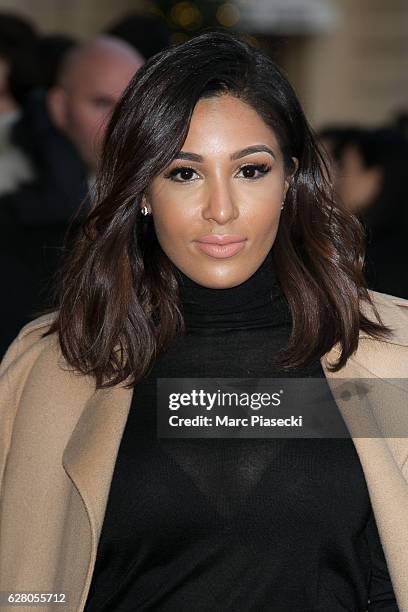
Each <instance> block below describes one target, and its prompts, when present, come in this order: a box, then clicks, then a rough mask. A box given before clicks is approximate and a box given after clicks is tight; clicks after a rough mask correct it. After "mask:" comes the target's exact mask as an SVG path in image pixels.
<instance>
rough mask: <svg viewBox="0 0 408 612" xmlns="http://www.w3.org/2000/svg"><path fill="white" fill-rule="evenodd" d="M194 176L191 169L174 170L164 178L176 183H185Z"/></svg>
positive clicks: (195, 173)
mask: <svg viewBox="0 0 408 612" xmlns="http://www.w3.org/2000/svg"><path fill="white" fill-rule="evenodd" d="M194 175H197V172H196V171H195V170H193V168H187V167H185V168H174V169H173V170H171V171H170V172H169V173H168V174H166V178H168V179H170V180H172V181H176V182H177V183H187V182H188V181H191V180H192V179H194ZM197 176H198V175H197Z"/></svg>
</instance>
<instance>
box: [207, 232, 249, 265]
mask: <svg viewBox="0 0 408 612" xmlns="http://www.w3.org/2000/svg"><path fill="white" fill-rule="evenodd" d="M245 242H246V238H243V237H242V236H235V235H231V234H230V235H216V234H212V235H211V236H203V237H202V238H200V240H196V241H195V244H196V246H197V248H198V249H200V251H202V252H203V253H205V254H206V255H210V257H215V258H216V259H224V258H226V257H232V256H233V255H236V254H237V253H239V252H240V251H242V249H243V248H244V246H245Z"/></svg>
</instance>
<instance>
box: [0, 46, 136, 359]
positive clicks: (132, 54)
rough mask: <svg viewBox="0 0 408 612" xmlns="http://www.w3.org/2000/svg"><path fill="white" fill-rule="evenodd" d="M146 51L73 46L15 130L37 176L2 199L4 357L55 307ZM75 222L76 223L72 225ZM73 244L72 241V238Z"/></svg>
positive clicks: (0, 343) (0, 328) (0, 344)
mask: <svg viewBox="0 0 408 612" xmlns="http://www.w3.org/2000/svg"><path fill="white" fill-rule="evenodd" d="M143 61H144V60H143V58H142V56H141V55H140V54H139V53H137V52H136V51H135V50H134V49H133V48H132V47H131V46H130V45H128V44H127V43H124V42H122V41H120V40H117V39H114V38H113V37H106V36H104V37H98V38H96V39H94V40H92V41H89V42H86V43H84V44H82V45H80V46H76V47H74V48H73V49H71V50H70V51H69V52H68V53H67V55H66V56H65V58H64V60H63V62H62V64H61V68H60V73H59V75H58V77H57V82H56V84H55V85H54V86H53V87H52V88H50V89H49V91H48V92H44V91H35V92H34V93H33V95H32V96H31V100H30V104H29V105H27V107H26V109H25V113H24V115H23V117H22V119H21V120H20V121H19V122H18V124H17V125H16V126H15V129H14V136H15V140H16V142H18V143H19V145H20V146H21V148H22V150H23V151H24V153H25V154H27V155H28V156H29V157H30V159H31V161H32V164H33V166H34V168H35V172H36V176H35V180H33V181H31V182H30V183H27V184H25V185H23V186H21V187H20V188H19V189H18V190H17V191H16V192H14V193H13V194H9V195H7V196H6V197H3V198H1V199H0V228H1V240H0V266H1V271H2V272H1V273H2V277H3V283H5V285H4V284H3V288H5V289H6V294H7V295H8V300H7V301H6V302H3V303H2V305H1V308H0V313H1V315H2V316H1V321H3V322H5V321H7V324H6V323H2V324H0V355H1V354H3V352H4V350H5V348H6V347H7V345H8V343H9V342H10V340H11V339H12V338H13V336H14V335H15V333H16V332H17V330H18V329H19V328H20V327H21V326H22V325H24V323H26V322H27V321H29V320H30V318H32V316H33V314H35V312H37V311H39V310H43V309H45V308H48V307H49V306H51V304H52V287H53V280H54V276H55V273H56V272H57V270H58V268H59V264H60V258H61V255H62V252H63V249H62V247H63V244H64V239H65V236H66V233H67V229H68V227H69V226H70V225H71V229H72V232H70V237H69V242H70V241H71V240H72V239H73V237H74V235H75V231H76V227H77V225H78V222H79V221H80V214H78V217H77V219H76V220H75V221H74V222H73V219H74V217H75V216H76V214H77V213H78V211H79V208H80V205H81V203H84V206H83V209H82V213H81V214H83V213H85V212H86V198H87V194H88V191H89V188H90V186H91V184H92V181H93V177H94V174H95V172H96V169H97V165H98V159H99V155H100V150H101V146H102V141H103V137H104V127H105V121H106V120H107V119H109V117H110V114H111V112H112V110H113V108H114V106H115V104H116V102H117V101H118V100H119V98H120V96H121V95H122V92H123V91H124V89H125V88H126V86H127V84H128V82H129V81H130V79H131V78H132V76H133V75H134V73H135V72H136V71H137V70H138V68H140V66H141V65H142V64H143ZM71 222H72V223H71ZM67 248H69V247H68V243H67Z"/></svg>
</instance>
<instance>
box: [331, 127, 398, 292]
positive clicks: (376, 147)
mask: <svg viewBox="0 0 408 612" xmlns="http://www.w3.org/2000/svg"><path fill="white" fill-rule="evenodd" d="M320 138H321V141H322V144H323V145H324V147H325V149H326V150H327V151H328V153H329V156H330V158H331V161H332V174H333V180H334V186H335V190H336V192H337V194H338V195H339V197H340V200H341V201H342V202H343V204H344V205H345V206H346V207H347V208H348V209H349V210H351V211H352V212H353V213H354V214H356V215H357V216H358V217H359V219H360V220H361V221H362V223H363V225H364V227H365V230H366V235H367V243H366V266H365V274H366V279H367V282H368V285H369V287H370V288H371V289H374V290H376V291H380V292H382V293H388V294H391V295H395V296H398V297H404V298H407V297H408V266H407V257H408V250H407V246H406V235H407V230H408V185H407V182H406V174H407V170H408V142H407V141H406V139H405V138H404V136H403V135H402V134H401V133H400V132H398V131H397V130H394V129H391V128H381V129H364V128H359V127H353V126H351V127H347V128H346V127H345V128H328V129H326V130H323V131H322V132H321V133H320Z"/></svg>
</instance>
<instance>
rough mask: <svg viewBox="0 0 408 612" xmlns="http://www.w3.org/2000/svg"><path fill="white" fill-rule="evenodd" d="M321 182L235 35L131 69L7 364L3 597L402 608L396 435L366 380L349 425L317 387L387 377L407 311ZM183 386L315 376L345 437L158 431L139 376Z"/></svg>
mask: <svg viewBox="0 0 408 612" xmlns="http://www.w3.org/2000/svg"><path fill="white" fill-rule="evenodd" d="M325 176H326V172H325V170H324V168H323V167H322V163H321V159H320V156H319V153H318V150H317V148H316V146H315V142H314V139H313V136H312V133H311V131H310V129H309V127H308V124H307V122H306V119H305V117H304V115H303V112H302V110H301V108H300V106H299V103H298V101H297V99H296V97H295V94H294V93H293V90H292V89H291V87H290V85H289V84H288V82H287V80H286V79H285V77H284V76H283V75H282V74H281V73H280V71H279V70H278V69H277V67H276V66H275V65H274V64H273V63H272V62H271V61H270V60H269V59H268V58H267V57H266V56H264V55H263V54H262V53H261V52H260V51H259V50H258V49H256V48H254V47H252V46H250V45H248V44H247V43H246V42H243V41H241V40H240V39H238V38H235V37H233V36H231V35H228V34H224V33H220V32H208V33H205V34H202V35H199V36H197V37H196V38H194V39H192V40H191V41H189V42H187V43H185V44H182V45H180V46H178V47H175V48H173V49H169V50H167V51H165V52H163V53H161V54H159V55H157V56H155V57H154V58H152V59H151V60H149V62H148V63H147V64H146V65H145V67H143V68H142V69H141V70H140V71H139V72H138V74H137V75H136V76H135V78H134V80H133V81H132V83H131V84H130V85H129V87H128V89H127V91H126V92H125V95H124V97H123V99H122V100H121V102H120V104H119V105H118V107H117V109H116V111H115V113H114V116H113V117H112V120H111V123H110V127H109V130H108V135H107V138H106V143H105V150H104V156H103V162H102V167H101V171H100V175H99V178H98V183H97V185H98V189H97V193H96V196H95V202H94V208H93V211H92V213H91V215H90V216H89V218H88V220H87V223H86V225H85V227H84V230H85V231H84V233H83V236H82V237H81V239H80V240H79V242H78V244H77V247H76V249H75V251H74V253H73V254H72V256H71V257H70V260H69V262H68V264H67V267H66V270H65V275H64V279H63V283H62V289H61V296H60V308H59V311H58V312H57V313H54V314H52V315H46V316H44V317H42V318H40V319H38V320H36V321H34V322H33V323H31V324H29V326H27V327H26V328H25V329H23V330H22V332H21V333H20V335H19V337H18V338H17V339H16V341H15V342H14V343H13V344H12V346H11V347H10V349H9V351H8V353H7V355H6V357H5V359H4V361H3V364H2V373H3V374H2V390H1V399H2V402H3V405H2V410H1V418H2V425H3V427H2V428H1V431H2V455H1V457H2V462H1V465H2V468H5V469H4V475H3V481H2V517H1V524H0V527H1V537H2V548H1V554H0V563H1V565H0V570H1V571H0V574H1V576H2V577H1V583H0V586H1V590H3V591H10V590H13V591H16V590H20V591H21V590H24V591H26V592H27V591H30V590H35V591H37V592H38V591H44V590H46V591H47V592H52V593H56V592H58V593H63V594H65V597H66V600H67V601H68V603H69V609H70V610H71V609H72V610H75V611H82V610H87V611H90V610H98V611H101V610H110V611H111V610H119V609H120V610H147V609H154V610H163V611H164V610H166V611H170V610H214V609H216V610H234V611H236V610H279V611H283V610H288V611H289V610H290V611H294V610H318V609H319V610H325V611H326V610H327V611H329V610H330V612H333V611H336V610H367V609H370V610H375V609H388V610H398V607H397V602H398V606H399V609H401V610H408V578H407V574H406V564H407V563H408V552H407V550H408V548H407V547H406V546H404V542H406V541H407V538H408V519H407V512H406V504H407V503H408V485H407V482H406V480H407V478H408V473H407V472H408V470H407V469H406V467H407V466H406V459H407V456H408V442H407V441H406V438H404V437H402V438H392V437H389V438H385V437H384V436H385V433H384V432H386V431H388V430H387V428H386V425H387V424H386V423H385V420H386V419H385V415H384V409H383V408H384V405H383V404H382V403H381V402H383V401H384V398H383V397H380V396H375V397H373V395H372V393H371V392H370V390H369V389H368V390H367V388H366V387H364V392H365V395H364V397H363V399H361V402H360V403H359V406H360V404H361V406H363V405H365V403H366V404H367V405H368V411H367V412H366V413H365V412H364V411H363V410H361V414H358V415H357V417H358V418H356V417H355V413H354V415H353V413H352V412H350V410H349V406H350V401H349V400H350V398H351V399H352V398H353V397H352V396H353V394H352V393H351V394H350V393H349V392H347V393H344V392H341V393H337V391H336V389H337V387H336V383H339V382H340V389H342V388H343V387H341V384H342V383H343V382H344V379H356V378H358V379H359V380H360V379H362V378H370V379H371V378H374V379H385V378H387V379H389V378H392V377H395V378H398V379H403V378H405V377H406V374H407V365H406V364H407V360H406V357H407V355H408V348H407V347H408V335H407V321H408V318H407V313H408V310H406V308H407V302H406V301H404V300H398V299H396V298H393V297H390V296H385V295H381V294H376V293H374V292H368V291H367V289H366V288H365V286H364V282H363V278H362V272H361V268H362V264H363V258H362V234H361V230H360V226H359V224H358V222H357V221H356V220H355V219H354V217H352V216H351V215H350V213H348V212H346V211H343V210H341V209H339V208H338V207H337V206H336V204H335V202H332V200H331V196H330V188H329V186H328V184H327V182H326V181H325V178H324V177H325ZM225 242H228V243H229V244H228V245H227V244H224V243H225ZM200 377H202V378H217V380H219V379H220V377H221V378H238V379H242V378H245V379H248V378H249V379H260V378H272V379H273V378H276V377H280V378H297V379H299V378H300V379H308V378H316V379H320V381H321V384H322V385H326V386H327V385H328V384H329V385H330V388H331V389H332V391H333V396H334V397H335V398H336V400H335V403H333V404H332V406H334V407H335V408H336V410H338V413H339V414H341V415H342V417H344V418H345V421H346V422H347V426H348V428H349V429H350V433H351V435H353V433H354V436H353V438H345V439H334V438H322V439H319V440H317V439H313V438H302V439H296V440H295V439H289V438H287V439H277V438H272V437H269V438H267V439H253V438H252V439H251V438H248V439H239V440H238V439H229V440H226V439H222V438H221V439H197V438H196V439H186V438H184V439H181V440H180V439H164V438H160V437H159V436H157V434H156V425H157V423H156V400H157V396H156V385H157V384H158V383H159V381H160V380H161V379H163V378H183V379H188V378H194V379H196V378H200ZM387 383H389V384H388V386H387V391H388V392H389V393H391V391H392V392H393V393H399V392H401V393H402V396H403V399H404V400H405V398H406V390H405V389H404V388H402V390H401V388H400V386H398V385H396V384H394V385H393V384H392V381H391V383H390V381H388V380H387ZM327 389H329V387H327ZM357 390H358V391H360V387H358V389H357ZM359 395H360V393H359ZM378 398H379V399H378ZM351 403H353V402H351ZM381 409H382V410H381ZM373 413H375V415H376V420H374V418H373V417H372V416H371V415H372V414H373ZM387 414H388V413H387ZM364 415H366V416H367V423H366V425H369V426H370V428H371V426H373V427H374V425H375V427H377V429H376V430H375V431H379V433H378V434H377V436H374V437H368V436H367V437H362V434H363V436H364V433H367V431H368V430H367V429H364V431H362V429H361V428H359V426H360V425H361V422H360V419H361V418H362V417H363V416H364ZM401 415H402V416H400V421H401V422H399V423H398V424H399V425H401V431H402V427H403V426H404V425H406V423H405V422H402V420H401V419H403V418H405V419H406V417H405V412H404V411H402V412H401ZM159 416H160V410H159ZM358 433H359V434H360V435H359V436H358V435H357V434H358ZM368 435H371V436H372V430H371V429H370V433H369V434H368ZM404 469H405V471H404ZM371 501H372V506H371ZM377 526H378V531H377ZM383 546H384V552H383ZM384 553H385V555H384ZM394 592H395V594H394ZM369 602H370V603H369ZM58 605H59V604H57V603H54V604H53V607H51V609H57V607H58ZM48 609H50V608H49V605H48V607H47V610H48ZM44 610H45V607H44Z"/></svg>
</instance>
